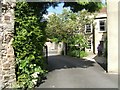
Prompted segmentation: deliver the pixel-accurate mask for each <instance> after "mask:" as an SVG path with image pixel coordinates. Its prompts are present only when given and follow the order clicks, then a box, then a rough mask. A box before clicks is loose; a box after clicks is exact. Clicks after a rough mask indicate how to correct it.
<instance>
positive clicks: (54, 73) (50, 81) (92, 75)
mask: <svg viewBox="0 0 120 90" xmlns="http://www.w3.org/2000/svg"><path fill="white" fill-rule="evenodd" d="M48 63H49V73H48V75H47V79H46V80H45V82H44V83H42V84H41V85H40V86H39V88H117V87H118V80H117V75H112V74H107V73H105V71H104V70H103V69H102V68H101V67H100V66H99V65H98V64H97V63H96V62H95V61H90V60H84V59H78V58H72V57H69V56H49V60H48Z"/></svg>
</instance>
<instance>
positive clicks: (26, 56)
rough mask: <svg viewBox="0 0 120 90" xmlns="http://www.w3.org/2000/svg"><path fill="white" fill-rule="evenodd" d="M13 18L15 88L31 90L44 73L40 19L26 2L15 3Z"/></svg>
mask: <svg viewBox="0 0 120 90" xmlns="http://www.w3.org/2000/svg"><path fill="white" fill-rule="evenodd" d="M15 18H16V19H15V33H14V41H13V47H14V49H15V55H16V76H17V86H18V87H19V88H33V87H34V86H35V85H36V84H37V81H38V80H41V78H42V76H43V75H44V74H45V72H46V70H45V67H46V64H45V59H44V56H43V46H44V43H45V41H46V38H45V31H44V28H42V27H41V23H40V17H37V14H36V13H35V10H34V9H33V8H31V7H30V6H29V4H28V3H27V2H17V4H16V9H15ZM42 24H43V23H42ZM18 87H17V88H18Z"/></svg>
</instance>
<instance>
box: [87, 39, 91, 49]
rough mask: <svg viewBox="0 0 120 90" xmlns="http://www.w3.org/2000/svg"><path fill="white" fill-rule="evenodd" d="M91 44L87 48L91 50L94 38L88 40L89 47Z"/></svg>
mask: <svg viewBox="0 0 120 90" xmlns="http://www.w3.org/2000/svg"><path fill="white" fill-rule="evenodd" d="M89 41H90V42H89ZM89 46H90V48H87V49H90V50H91V49H92V40H91V39H89V40H88V47H89Z"/></svg>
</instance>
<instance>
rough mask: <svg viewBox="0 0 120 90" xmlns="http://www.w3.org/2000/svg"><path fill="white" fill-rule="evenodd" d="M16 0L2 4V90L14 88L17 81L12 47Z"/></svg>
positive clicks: (0, 80)
mask: <svg viewBox="0 0 120 90" xmlns="http://www.w3.org/2000/svg"><path fill="white" fill-rule="evenodd" d="M14 6H15V0H3V1H1V2H0V8H1V7H2V11H1V19H0V89H1V88H4V87H6V88H12V83H14V82H15V81H16V76H15V56H14V49H13V47H12V45H11V44H12V40H13V34H14V8H13V7H14Z"/></svg>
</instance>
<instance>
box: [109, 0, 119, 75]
mask: <svg viewBox="0 0 120 90" xmlns="http://www.w3.org/2000/svg"><path fill="white" fill-rule="evenodd" d="M119 1H120V0H107V15H108V17H107V19H108V20H107V25H108V30H107V31H108V72H109V73H118V2H119ZM111 7H112V8H111Z"/></svg>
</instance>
